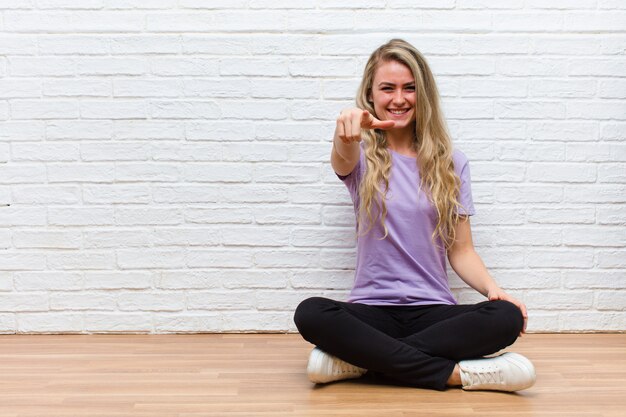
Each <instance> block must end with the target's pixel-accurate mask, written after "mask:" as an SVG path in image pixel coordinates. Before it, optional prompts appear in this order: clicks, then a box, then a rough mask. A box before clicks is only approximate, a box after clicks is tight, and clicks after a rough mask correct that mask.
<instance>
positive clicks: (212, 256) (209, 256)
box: [186, 248, 254, 268]
mask: <svg viewBox="0 0 626 417" xmlns="http://www.w3.org/2000/svg"><path fill="white" fill-rule="evenodd" d="M186 261H187V262H186V266H188V267H190V268H249V267H252V266H253V265H254V263H253V254H252V253H251V251H250V250H249V249H248V248H242V249H221V248H218V249H212V250H190V251H189V252H188V253H187V259H186Z"/></svg>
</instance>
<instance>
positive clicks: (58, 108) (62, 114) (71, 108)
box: [10, 100, 79, 120]
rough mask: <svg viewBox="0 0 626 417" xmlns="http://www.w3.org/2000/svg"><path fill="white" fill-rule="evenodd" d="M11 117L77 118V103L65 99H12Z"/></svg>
mask: <svg viewBox="0 0 626 417" xmlns="http://www.w3.org/2000/svg"><path fill="white" fill-rule="evenodd" d="M10 107H11V117H12V118H13V119H18V120H19V119H77V118H78V117H79V112H78V103H77V102H75V101H66V100H12V101H11V103H10Z"/></svg>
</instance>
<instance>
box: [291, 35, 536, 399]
mask: <svg viewBox="0 0 626 417" xmlns="http://www.w3.org/2000/svg"><path fill="white" fill-rule="evenodd" d="M356 101H357V108H352V109H346V110H344V111H342V112H341V114H340V116H339V118H338V119H337V126H336V130H335V135H334V140H333V149H332V154H331V164H332V167H333V169H334V170H335V173H336V174H337V176H338V177H339V178H340V179H341V180H342V181H343V182H344V183H345V185H346V186H347V187H348V189H349V191H350V194H351V197H352V201H353V203H354V208H355V215H356V223H357V232H358V233H357V265H356V271H355V282H354V287H353V289H352V291H351V293H350V297H349V299H348V302H340V301H335V300H330V299H326V298H321V297H314V298H309V299H307V300H304V301H303V302H302V303H301V304H300V305H299V306H298V308H297V310H296V313H295V317H294V320H295V323H296V326H297V327H298V330H299V331H300V333H301V335H302V336H303V337H304V338H305V339H306V340H308V341H309V342H311V343H313V344H314V345H316V346H317V347H316V348H315V349H313V351H312V352H311V356H310V358H309V364H308V369H307V371H308V375H309V378H310V379H311V381H313V382H316V383H325V382H331V381H337V380H341V379H348V378H356V377H360V376H362V375H363V374H365V373H366V372H369V373H371V374H374V375H375V376H379V377H383V378H385V379H388V380H391V381H395V382H399V383H402V384H407V385H411V386H416V387H423V388H432V389H437V390H444V389H446V387H449V386H461V387H462V388H463V389H466V390H483V389H493V390H501V391H517V390H521V389H525V388H528V387H530V386H532V385H533V383H534V382H535V371H534V367H533V365H532V363H531V362H530V361H529V360H528V359H526V358H525V357H523V356H522V355H519V354H516V353H505V354H503V355H500V356H497V357H495V358H483V356H485V355H490V354H493V353H495V352H497V351H499V350H500V349H502V348H504V347H506V346H509V345H511V344H512V343H513V342H514V341H515V340H516V339H517V337H518V335H519V336H521V334H522V333H523V332H524V331H525V329H526V321H527V314H526V307H525V306H524V304H523V303H521V302H520V301H518V300H516V299H515V298H513V297H511V296H510V295H508V294H507V293H506V292H504V291H503V290H502V289H501V288H500V287H499V286H498V285H497V284H496V282H495V281H494V280H493V279H492V278H491V276H490V275H489V273H488V272H487V269H486V268H485V265H484V264H483V262H482V260H481V259H480V257H479V256H478V254H477V253H476V252H475V250H474V247H473V243H472V236H471V230H470V222H469V216H471V215H473V214H474V207H473V203H472V196H471V189H470V172H469V166H468V162H467V159H466V157H465V156H464V155H463V154H462V153H461V152H460V151H458V150H454V149H453V147H452V143H451V140H450V137H449V135H448V133H447V131H446V127H445V122H444V120H443V115H442V112H441V109H440V105H439V93H438V91H437V87H436V85H435V80H434V78H433V75H432V73H431V71H430V68H429V67H428V64H427V63H426V60H425V59H424V57H423V56H422V55H421V54H420V52H419V51H418V50H417V49H415V48H414V47H413V46H412V45H410V44H408V43H407V42H405V41H403V40H400V39H394V40H391V41H389V42H388V43H387V44H385V45H382V46H381V47H379V48H378V49H377V50H376V51H374V53H373V54H372V55H371V57H370V59H369V61H368V63H367V65H366V67H365V71H364V76H363V80H362V82H361V85H360V87H359V90H358V94H357V100H356ZM446 256H447V258H448V260H449V262H450V265H451V266H452V268H453V269H454V271H455V272H456V273H457V274H458V275H459V277H461V279H463V280H464V281H465V282H466V283H467V284H468V285H470V286H471V287H472V288H474V289H475V290H477V291H478V292H480V293H481V294H483V295H484V296H486V297H487V298H488V300H489V301H485V302H482V303H479V304H475V305H457V303H456V300H455V299H454V297H453V295H452V293H451V292H450V288H449V285H448V277H447V274H446Z"/></svg>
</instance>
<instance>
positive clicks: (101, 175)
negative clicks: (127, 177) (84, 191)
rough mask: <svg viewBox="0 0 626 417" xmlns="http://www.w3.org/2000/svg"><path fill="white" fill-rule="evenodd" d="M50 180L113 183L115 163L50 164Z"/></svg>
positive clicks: (48, 167)
mask: <svg viewBox="0 0 626 417" xmlns="http://www.w3.org/2000/svg"><path fill="white" fill-rule="evenodd" d="M47 173H48V182H50V183H56V182H61V183H63V182H79V183H82V182H99V183H112V182H113V181H114V180H115V166H114V165H113V164H100V163H89V164H77V163H72V164H48V166H47Z"/></svg>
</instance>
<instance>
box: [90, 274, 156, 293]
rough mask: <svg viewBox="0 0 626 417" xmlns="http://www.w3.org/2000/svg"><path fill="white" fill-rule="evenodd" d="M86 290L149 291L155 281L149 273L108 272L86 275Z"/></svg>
mask: <svg viewBox="0 0 626 417" xmlns="http://www.w3.org/2000/svg"><path fill="white" fill-rule="evenodd" d="M84 280H85V289H91V290H119V289H129V290H131V289H132V290H140V289H149V288H151V287H152V283H153V281H154V276H153V274H151V273H149V272H122V271H106V272H91V271H87V272H86V273H85V278H84Z"/></svg>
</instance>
